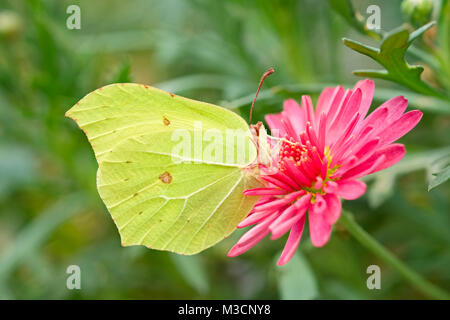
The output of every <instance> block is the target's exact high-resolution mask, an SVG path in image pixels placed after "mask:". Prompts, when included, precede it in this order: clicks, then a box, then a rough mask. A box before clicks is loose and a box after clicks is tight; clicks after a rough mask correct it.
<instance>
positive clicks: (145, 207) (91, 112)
mask: <svg viewBox="0 0 450 320" xmlns="http://www.w3.org/2000/svg"><path fill="white" fill-rule="evenodd" d="M67 116H68V117H70V118H72V119H74V120H75V121H76V122H77V123H78V125H79V126H80V128H82V129H83V131H84V132H85V133H86V135H87V137H88V139H89V141H90V143H91V145H92V148H93V149H94V152H95V155H96V158H97V161H98V163H99V169H98V174H97V187H98V190H99V193H100V196H101V198H102V199H103V201H104V203H105V204H106V206H107V208H108V210H109V212H110V213H111V215H112V217H113V219H114V221H115V223H116V225H117V228H118V230H119V232H120V235H121V239H122V244H123V245H124V246H127V245H145V246H147V247H150V248H154V249H161V250H169V251H173V252H177V253H182V254H194V253H197V252H199V251H201V250H204V249H206V248H208V247H210V246H212V245H214V244H215V243H217V242H218V241H220V240H222V239H223V238H224V237H226V236H228V235H229V234H230V233H231V232H232V231H233V230H234V229H235V228H236V225H237V224H238V223H239V222H240V221H241V220H242V219H243V218H244V217H245V216H246V215H247V214H248V213H249V211H250V210H251V208H252V207H253V205H254V204H255V202H256V201H257V198H256V197H246V196H244V195H243V194H242V192H243V191H244V190H245V189H249V188H254V187H257V186H259V182H258V180H257V179H256V178H254V176H253V174H252V170H251V169H249V168H248V166H249V165H251V164H252V163H253V162H254V161H255V159H256V152H257V151H256V147H255V146H254V144H253V142H252V141H251V135H250V131H249V128H248V125H247V124H246V122H245V121H244V120H243V119H242V118H240V117H239V116H238V115H236V114H235V113H233V112H231V111H229V110H226V109H224V108H220V107H217V106H214V105H211V104H207V103H203V102H198V101H194V100H190V99H186V98H182V97H179V96H175V95H173V94H169V93H167V92H164V91H161V90H159V89H155V88H152V87H149V86H143V85H138V84H114V85H109V86H106V87H103V88H101V89H98V90H96V91H94V92H92V93H90V94H88V95H87V96H86V97H84V98H83V99H82V100H81V101H80V102H79V103H77V104H76V105H75V106H74V107H73V108H72V109H70V110H69V111H68V112H67ZM236 132H237V134H236ZM230 134H231V138H230ZM233 135H234V136H233ZM236 136H237V137H238V138H239V139H241V140H234V139H235V137H236ZM199 137H200V138H199ZM233 141H234V142H236V143H233ZM238 141H239V142H238ZM187 142H189V143H187ZM199 142H200V143H199Z"/></svg>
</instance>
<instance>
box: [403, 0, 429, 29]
mask: <svg viewBox="0 0 450 320" xmlns="http://www.w3.org/2000/svg"><path fill="white" fill-rule="evenodd" d="M402 12H403V15H404V16H405V18H406V20H407V21H408V22H409V23H410V24H411V25H412V26H413V27H416V28H417V27H421V26H423V25H424V24H426V23H427V22H429V21H430V20H431V15H432V13H433V0H403V2H402Z"/></svg>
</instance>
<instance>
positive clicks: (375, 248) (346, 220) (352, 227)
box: [339, 210, 450, 300]
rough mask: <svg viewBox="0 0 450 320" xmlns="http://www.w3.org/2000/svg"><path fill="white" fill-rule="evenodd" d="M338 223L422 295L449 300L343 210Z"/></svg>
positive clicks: (448, 297) (444, 292) (449, 297)
mask: <svg viewBox="0 0 450 320" xmlns="http://www.w3.org/2000/svg"><path fill="white" fill-rule="evenodd" d="M339 221H340V222H341V223H342V224H343V225H344V226H345V228H346V229H347V230H348V231H349V232H350V233H351V234H352V236H353V237H355V238H356V239H357V240H358V241H359V242H360V243H361V244H362V245H363V246H364V247H366V248H367V249H369V250H370V251H372V253H373V254H375V255H376V256H378V257H379V258H380V259H381V260H383V261H384V262H386V263H388V264H389V265H391V266H392V268H394V269H395V270H397V272H398V273H400V274H401V275H402V276H403V277H404V278H405V279H406V280H407V281H409V282H410V283H411V284H412V285H413V286H415V287H416V288H417V289H418V290H420V291H421V292H422V293H424V294H425V295H427V296H428V297H430V298H433V299H442V300H447V299H450V295H449V294H448V293H447V292H446V291H444V290H442V289H440V288H438V287H437V286H435V285H434V284H432V283H430V282H428V281H427V280H426V279H424V278H423V277H422V276H421V275H419V274H418V273H416V272H415V271H413V270H411V269H410V268H409V267H408V266H407V265H405V264H404V263H403V262H401V261H400V260H399V259H398V258H397V257H396V256H394V255H393V254H392V253H391V252H389V251H388V250H387V249H386V248H385V247H383V246H382V245H381V244H380V243H379V242H378V241H377V240H375V239H374V238H373V237H372V236H371V235H370V234H369V233H367V232H366V231H365V230H364V229H363V228H361V226H360V225H359V224H358V223H357V222H356V221H355V219H354V217H353V215H352V214H351V213H350V212H348V211H345V210H342V216H341V218H340V219H339Z"/></svg>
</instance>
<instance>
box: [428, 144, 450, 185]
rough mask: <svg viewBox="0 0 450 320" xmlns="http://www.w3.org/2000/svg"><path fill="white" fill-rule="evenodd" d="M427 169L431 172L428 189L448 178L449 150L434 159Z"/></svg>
mask: <svg viewBox="0 0 450 320" xmlns="http://www.w3.org/2000/svg"><path fill="white" fill-rule="evenodd" d="M429 171H430V172H431V177H430V183H429V184H428V191H431V190H432V189H433V188H436V187H437V186H439V185H440V184H443V183H444V182H446V181H447V180H448V179H450V151H449V152H448V153H447V154H445V155H443V156H442V157H440V158H437V159H436V160H434V161H433V162H432V163H431V165H430V167H429Z"/></svg>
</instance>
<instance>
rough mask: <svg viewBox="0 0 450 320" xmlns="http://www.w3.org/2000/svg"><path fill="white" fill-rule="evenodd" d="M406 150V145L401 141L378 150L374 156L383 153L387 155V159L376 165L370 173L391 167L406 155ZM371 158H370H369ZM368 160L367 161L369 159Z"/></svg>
mask: <svg viewBox="0 0 450 320" xmlns="http://www.w3.org/2000/svg"><path fill="white" fill-rule="evenodd" d="M378 152H379V153H378ZM405 153H406V150H405V146H404V145H402V144H400V143H394V144H391V145H389V146H387V147H385V148H384V149H382V150H380V151H377V152H376V153H375V154H374V155H373V156H374V157H377V156H378V155H379V154H382V155H384V156H385V157H386V159H385V161H384V162H382V163H380V164H379V165H378V166H374V168H373V169H372V171H370V173H374V172H377V171H380V170H383V169H386V168H389V167H391V166H393V165H394V164H396V163H397V162H399V161H400V160H402V159H403V157H404V156H405ZM369 160H370V159H369ZM369 160H367V161H369Z"/></svg>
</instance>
